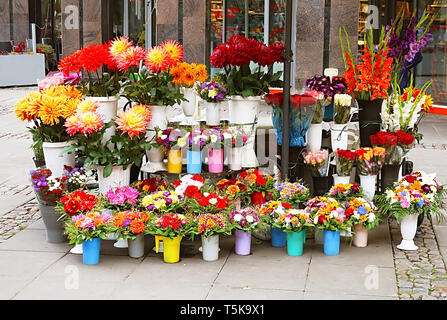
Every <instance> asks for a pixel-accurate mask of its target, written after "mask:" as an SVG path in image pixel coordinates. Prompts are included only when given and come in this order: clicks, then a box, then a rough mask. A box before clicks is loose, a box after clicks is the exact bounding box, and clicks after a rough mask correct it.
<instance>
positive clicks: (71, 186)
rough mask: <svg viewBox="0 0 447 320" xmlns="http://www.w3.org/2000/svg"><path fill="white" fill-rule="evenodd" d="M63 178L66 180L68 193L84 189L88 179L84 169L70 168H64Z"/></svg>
mask: <svg viewBox="0 0 447 320" xmlns="http://www.w3.org/2000/svg"><path fill="white" fill-rule="evenodd" d="M63 176H64V177H67V178H68V187H67V191H68V192H72V191H75V190H78V189H82V188H84V186H85V185H86V184H87V181H88V178H89V177H88V175H87V174H86V172H85V169H84V168H76V167H70V166H64V172H63Z"/></svg>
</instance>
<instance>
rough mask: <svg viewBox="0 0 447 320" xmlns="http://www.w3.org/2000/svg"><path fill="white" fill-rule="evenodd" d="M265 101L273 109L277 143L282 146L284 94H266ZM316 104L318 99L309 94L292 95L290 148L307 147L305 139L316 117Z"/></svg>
mask: <svg viewBox="0 0 447 320" xmlns="http://www.w3.org/2000/svg"><path fill="white" fill-rule="evenodd" d="M264 100H265V102H266V103H267V104H269V105H271V106H272V107H273V109H272V122H273V126H274V128H275V131H276V136H277V143H278V145H282V118H283V110H282V106H283V93H272V94H266V95H265V96H264ZM316 102H317V99H316V98H315V97H314V96H312V95H310V94H308V93H305V94H303V95H299V94H292V95H290V105H291V109H290V112H289V118H290V129H289V136H290V141H289V146H292V147H303V146H306V141H305V139H304V138H305V136H306V132H307V130H308V129H309V126H310V124H311V121H312V118H313V116H314V112H315V104H316Z"/></svg>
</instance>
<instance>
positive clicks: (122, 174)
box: [96, 165, 131, 193]
mask: <svg viewBox="0 0 447 320" xmlns="http://www.w3.org/2000/svg"><path fill="white" fill-rule="evenodd" d="M104 168H105V167H104V166H97V167H96V169H97V170H98V184H99V192H100V193H106V192H107V191H109V190H110V189H111V188H115V187H124V186H128V185H129V183H130V168H131V165H128V166H127V168H126V169H124V167H123V166H114V167H113V169H112V173H111V174H110V176H108V177H106V178H104Z"/></svg>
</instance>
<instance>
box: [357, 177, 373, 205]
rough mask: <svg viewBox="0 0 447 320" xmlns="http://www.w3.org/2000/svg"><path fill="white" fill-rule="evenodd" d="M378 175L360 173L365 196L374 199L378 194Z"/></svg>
mask: <svg viewBox="0 0 447 320" xmlns="http://www.w3.org/2000/svg"><path fill="white" fill-rule="evenodd" d="M376 182H377V175H370V176H363V175H360V186H361V187H362V188H363V193H364V194H365V198H366V199H367V200H369V201H372V199H373V198H374V195H375V194H376Z"/></svg>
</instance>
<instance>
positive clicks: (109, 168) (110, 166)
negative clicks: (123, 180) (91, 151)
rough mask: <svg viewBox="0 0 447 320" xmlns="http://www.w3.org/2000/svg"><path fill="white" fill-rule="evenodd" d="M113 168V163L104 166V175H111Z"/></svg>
mask: <svg viewBox="0 0 447 320" xmlns="http://www.w3.org/2000/svg"><path fill="white" fill-rule="evenodd" d="M112 170H113V164H112V163H109V164H107V165H106V166H105V168H104V173H103V177H104V178H107V177H108V176H110V175H111V174H112Z"/></svg>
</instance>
